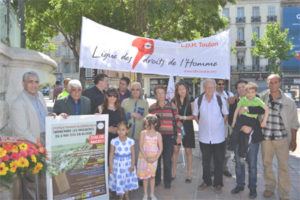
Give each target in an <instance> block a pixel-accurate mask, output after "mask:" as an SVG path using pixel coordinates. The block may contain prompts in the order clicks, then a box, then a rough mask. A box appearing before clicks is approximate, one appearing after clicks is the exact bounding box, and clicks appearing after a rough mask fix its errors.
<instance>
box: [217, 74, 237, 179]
mask: <svg viewBox="0 0 300 200" xmlns="http://www.w3.org/2000/svg"><path fill="white" fill-rule="evenodd" d="M216 84H217V85H216V94H218V95H219V96H221V97H223V98H224V99H225V101H226V106H227V108H228V109H229V104H232V103H234V101H235V98H234V94H233V93H232V92H230V91H228V90H225V80H224V79H216ZM230 130H231V128H230V127H228V126H226V128H225V136H226V139H227V138H228V136H229V132H230ZM226 141H227V140H226ZM226 146H227V143H226ZM225 149H226V150H225V151H224V153H225V159H224V164H223V174H224V176H227V177H231V176H232V174H231V173H230V171H229V169H228V166H227V163H228V160H229V158H230V157H231V154H232V153H231V152H230V151H228V150H227V148H225ZM212 170H213V167H212Z"/></svg>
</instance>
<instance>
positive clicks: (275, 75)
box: [267, 74, 281, 82]
mask: <svg viewBox="0 0 300 200" xmlns="http://www.w3.org/2000/svg"><path fill="white" fill-rule="evenodd" d="M275 77H277V78H278V80H279V82H281V77H280V76H279V74H270V75H269V76H268V78H267V80H268V82H269V81H270V79H272V78H275Z"/></svg>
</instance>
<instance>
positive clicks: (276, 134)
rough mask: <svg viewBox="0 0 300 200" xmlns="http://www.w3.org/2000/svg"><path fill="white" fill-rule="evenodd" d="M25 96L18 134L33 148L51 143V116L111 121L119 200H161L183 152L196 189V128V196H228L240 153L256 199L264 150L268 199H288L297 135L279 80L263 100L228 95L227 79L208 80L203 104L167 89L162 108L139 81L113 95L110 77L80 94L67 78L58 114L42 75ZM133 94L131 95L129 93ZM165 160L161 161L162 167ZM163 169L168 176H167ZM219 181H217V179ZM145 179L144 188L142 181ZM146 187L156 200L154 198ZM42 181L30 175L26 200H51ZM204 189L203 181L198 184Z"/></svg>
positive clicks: (181, 87) (293, 111) (244, 93)
mask: <svg viewBox="0 0 300 200" xmlns="http://www.w3.org/2000/svg"><path fill="white" fill-rule="evenodd" d="M22 84H23V87H24V90H23V91H22V93H21V94H20V95H19V96H18V97H17V99H16V100H15V101H14V102H13V104H12V106H11V115H10V116H11V119H10V122H11V127H12V130H13V134H14V135H15V136H18V137H24V138H26V139H28V140H30V141H32V142H35V141H36V138H40V140H41V143H42V144H45V117H46V116H47V115H51V116H57V115H60V116H62V117H64V118H67V117H68V116H69V115H87V114H98V115H101V114H108V115H109V125H108V126H109V128H108V132H109V134H108V138H109V139H108V142H109V143H108V147H109V148H108V152H109V153H108V155H109V156H108V157H107V158H106V159H107V160H108V163H109V173H110V175H109V189H110V190H111V191H112V192H116V194H117V195H119V197H120V199H123V198H125V199H129V191H131V190H135V189H137V188H138V186H139V182H140V185H143V187H144V197H143V199H145V200H146V199H148V197H151V199H152V200H155V199H156V197H155V194H154V188H155V186H157V185H159V184H161V182H162V180H163V183H164V187H165V188H166V189H169V188H171V183H172V181H176V168H177V160H178V153H179V149H180V147H181V145H183V147H184V150H185V153H186V158H187V173H186V179H185V183H186V184H191V183H192V181H193V180H192V163H193V154H192V149H193V148H195V146H196V145H195V142H196V141H195V131H194V127H193V121H194V120H195V121H196V122H197V124H198V141H199V144H200V150H201V154H202V169H203V173H202V179H203V181H202V183H201V184H200V185H199V186H198V190H200V191H202V190H205V189H207V188H208V187H210V186H213V187H214V189H215V192H216V193H221V192H222V187H223V175H225V176H232V174H231V172H230V171H229V170H228V167H227V161H228V159H229V158H230V154H231V151H233V152H234V159H235V165H236V166H235V174H236V187H235V188H233V189H232V191H231V193H232V194H237V193H239V192H240V191H242V190H244V187H245V165H246V163H247V164H248V167H249V184H248V188H249V190H250V192H249V198H251V199H253V198H256V197H257V192H256V185H257V156H258V151H259V145H260V144H261V150H262V159H263V166H264V179H265V183H266V184H265V191H264V193H263V196H264V197H271V196H272V195H273V194H274V191H275V188H276V185H277V187H278V194H279V196H280V199H289V198H290V189H291V183H290V176H289V166H288V158H289V156H288V155H289V150H291V151H294V150H295V149H296V147H297V143H296V133H297V130H298V128H299V122H298V116H297V107H296V104H295V102H294V101H293V100H292V99H291V98H289V97H288V96H287V95H285V94H284V92H283V91H282V90H280V86H281V77H280V76H279V75H277V74H272V75H270V76H269V77H268V79H267V84H268V87H269V89H267V90H265V91H264V92H262V93H261V94H259V96H258V92H257V91H258V87H257V85H256V84H255V83H252V82H250V83H247V82H246V81H244V80H239V81H238V82H237V83H236V85H235V87H236V90H237V94H236V95H234V94H232V93H231V92H229V91H226V90H225V80H222V79H217V80H214V79H205V80H204V81H203V87H204V92H203V93H202V94H201V95H200V96H198V97H197V98H195V99H194V98H193V97H191V96H190V93H189V88H188V87H187V85H186V84H185V83H184V82H183V81H181V82H178V83H177V84H176V86H175V95H174V98H173V99H172V100H171V101H168V100H167V99H166V86H163V85H158V86H156V87H155V88H154V91H153V92H154V94H155V97H156V102H155V103H154V104H152V105H150V106H149V105H148V102H147V100H146V99H143V98H142V96H141V94H142V87H141V84H140V83H139V82H133V83H131V84H130V80H129V79H128V78H127V77H123V78H121V79H120V84H119V88H118V89H117V88H109V87H108V86H109V79H108V76H107V75H106V74H98V75H97V76H96V77H95V79H94V84H95V86H94V87H92V88H89V89H86V90H84V91H82V85H81V83H80V81H78V80H71V79H65V80H64V90H62V88H59V87H58V86H56V87H57V89H56V91H58V90H59V91H60V92H61V94H58V92H56V93H55V95H54V96H55V98H56V100H55V103H54V107H53V112H52V113H48V112H47V107H46V104H45V101H44V98H43V96H42V94H41V93H40V92H38V87H39V76H38V74H37V73H36V72H26V73H25V74H24V75H23V80H22ZM129 87H130V89H129ZM274 155H276V157H277V162H278V177H279V178H278V183H276V178H275V175H274V172H273V167H272V161H273V158H274ZM161 159H162V160H163V161H161ZM161 162H163V176H162V175H161V173H162V172H161V170H162V169H161V168H162V167H161ZM212 177H213V179H212ZM139 180H140V181H139ZM148 180H149V182H150V195H148ZM42 181H43V180H42V179H40V180H39V179H38V177H37V176H36V175H26V176H25V177H24V178H23V179H22V181H21V183H20V185H21V186H20V188H21V189H20V191H21V197H22V198H23V199H46V197H45V194H46V193H45V191H44V190H45V187H44V184H40V183H41V182H42ZM196 182H198V181H196Z"/></svg>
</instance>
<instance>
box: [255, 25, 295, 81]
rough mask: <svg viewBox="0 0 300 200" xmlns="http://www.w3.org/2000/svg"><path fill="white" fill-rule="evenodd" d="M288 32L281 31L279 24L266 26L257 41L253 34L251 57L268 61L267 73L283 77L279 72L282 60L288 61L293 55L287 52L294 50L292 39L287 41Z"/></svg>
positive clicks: (286, 30)
mask: <svg viewBox="0 0 300 200" xmlns="http://www.w3.org/2000/svg"><path fill="white" fill-rule="evenodd" d="M288 33H289V30H288V29H285V30H284V31H281V28H280V24H279V23H274V24H267V26H266V32H265V34H264V36H263V37H262V38H261V39H259V37H258V36H257V34H256V33H253V35H252V39H253V41H254V44H255V47H254V48H253V49H251V51H252V53H253V55H255V56H260V57H261V58H265V59H269V60H270V61H271V64H270V65H269V72H270V73H275V74H279V75H281V76H282V75H283V73H282V71H281V70H280V66H281V63H282V60H288V59H289V58H291V57H293V56H295V55H294V54H293V53H292V54H289V53H288V52H289V51H291V50H292V49H293V48H294V45H293V44H292V38H291V39H290V40H289V41H287V36H288Z"/></svg>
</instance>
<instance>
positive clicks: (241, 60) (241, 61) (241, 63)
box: [237, 52, 245, 69]
mask: <svg viewBox="0 0 300 200" xmlns="http://www.w3.org/2000/svg"><path fill="white" fill-rule="evenodd" d="M237 65H238V66H239V67H241V66H245V52H237ZM239 67H238V69H239Z"/></svg>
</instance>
